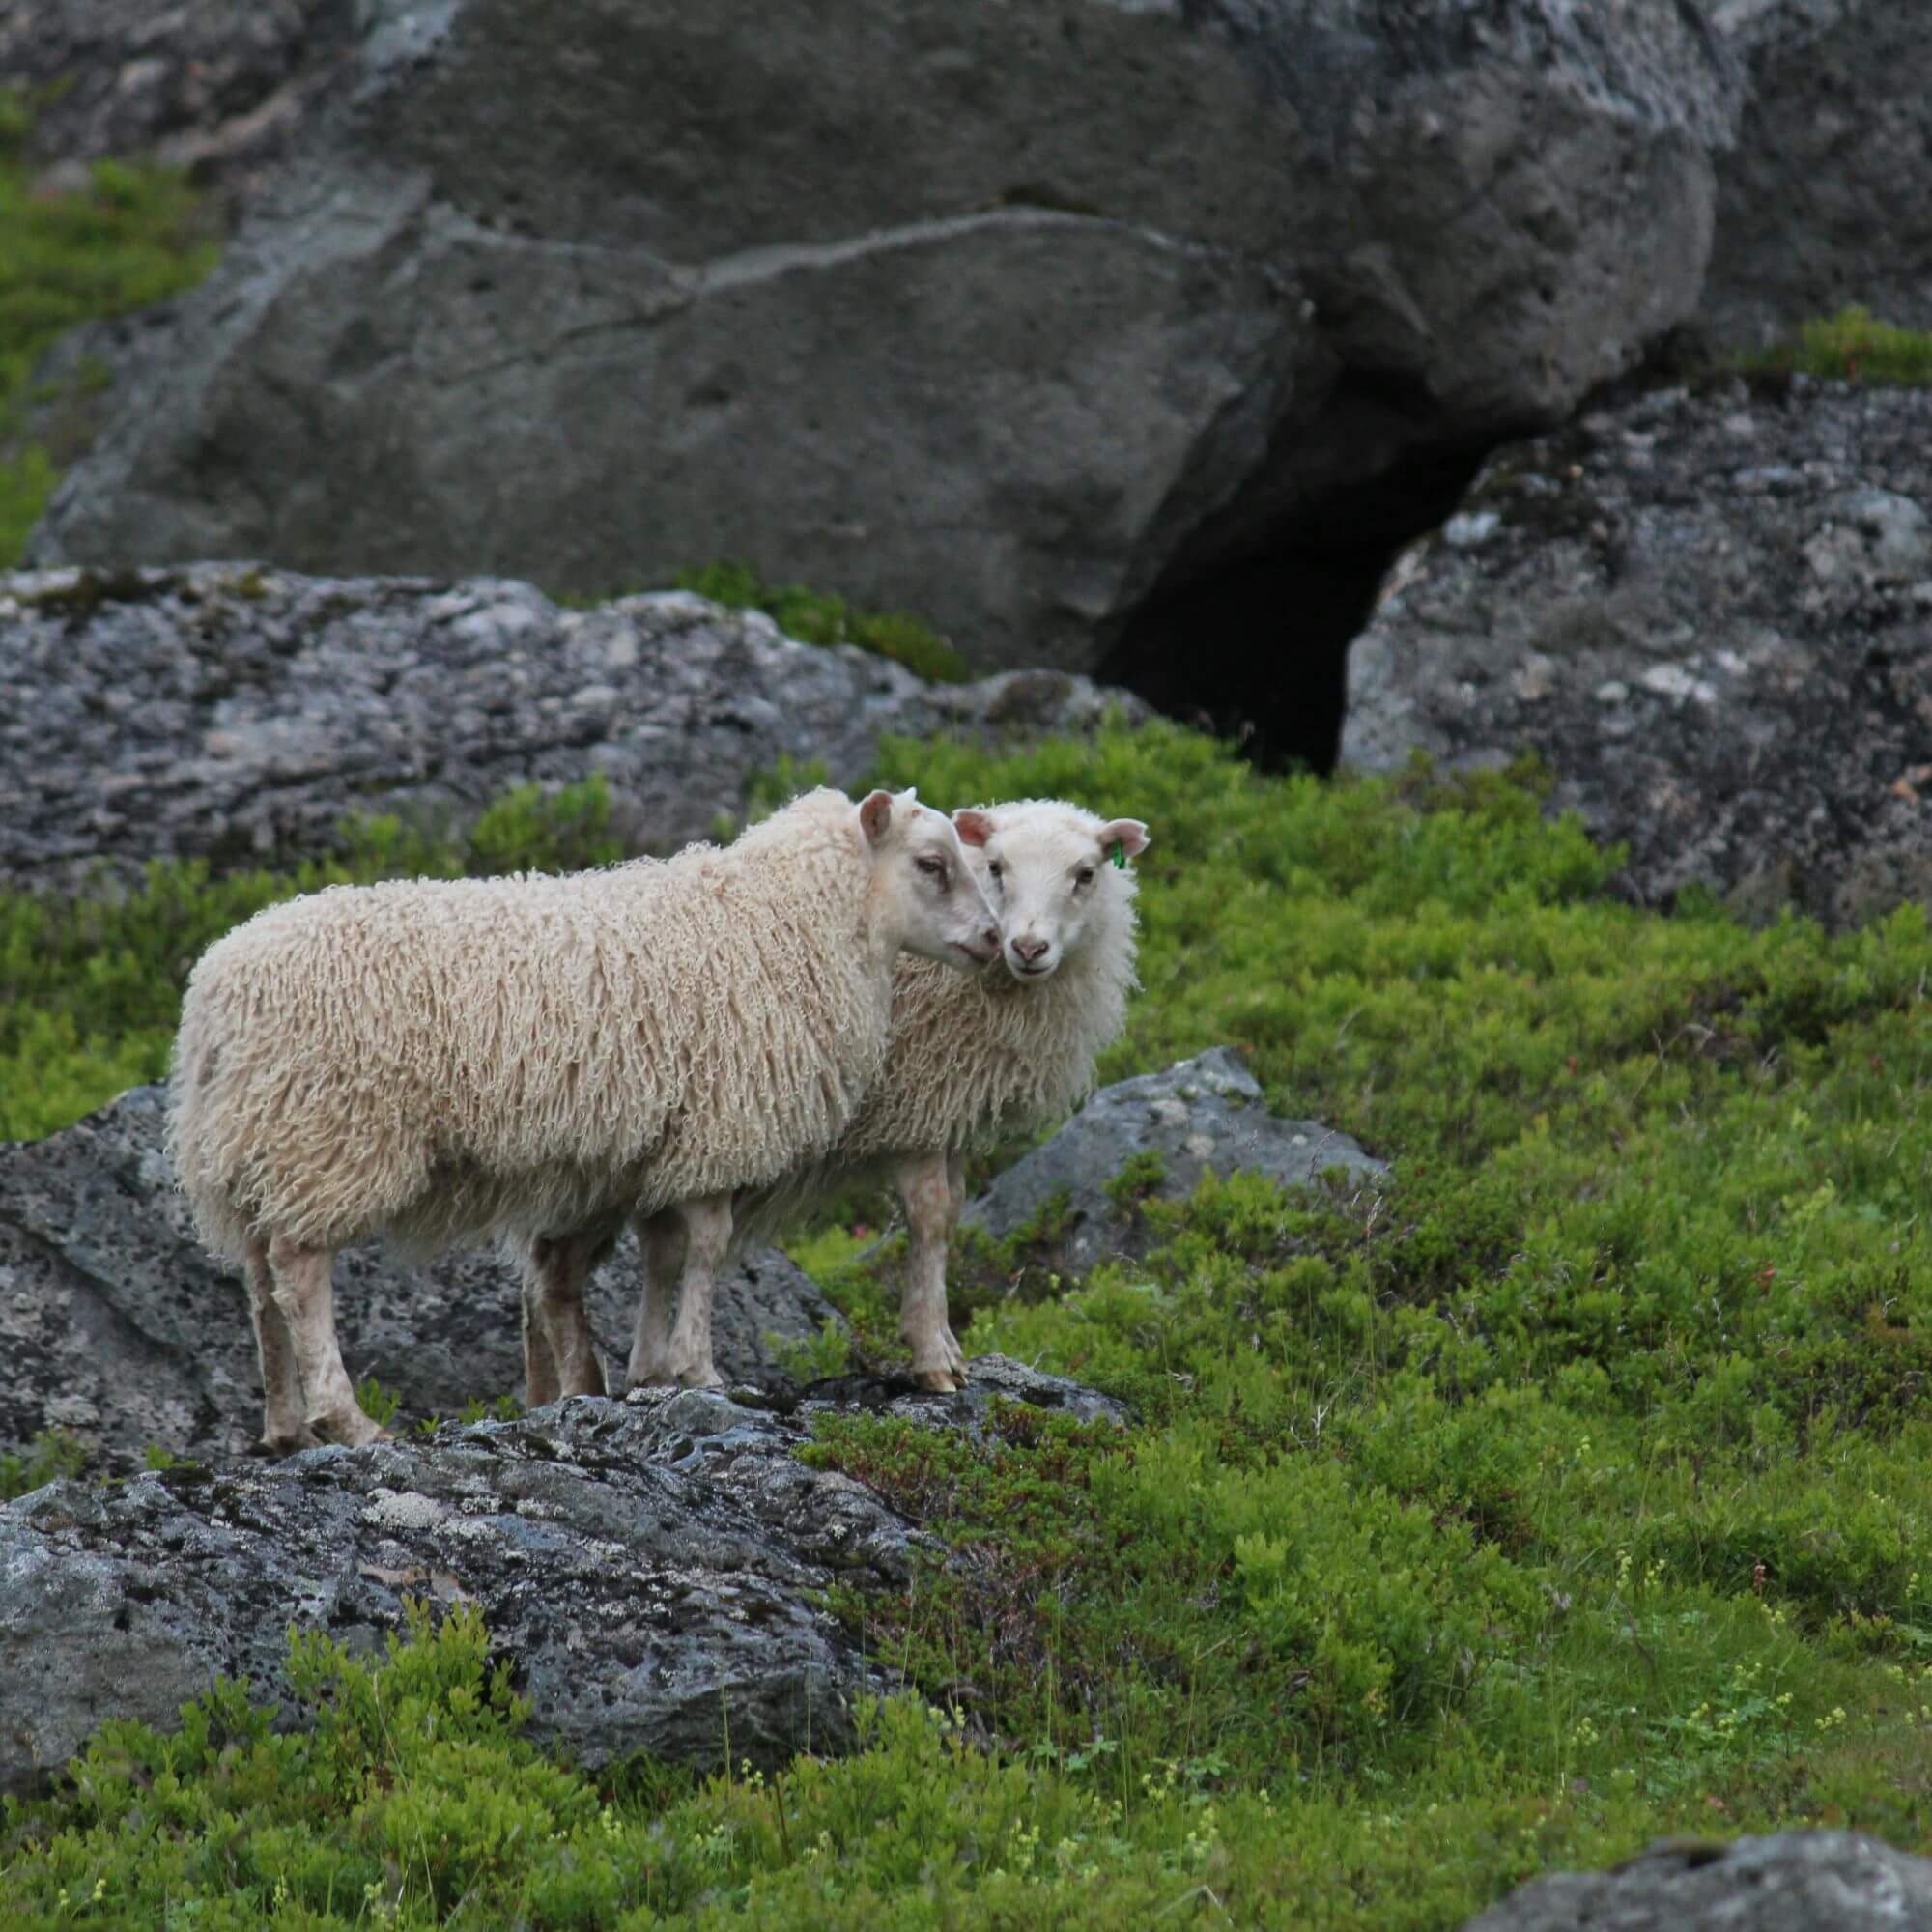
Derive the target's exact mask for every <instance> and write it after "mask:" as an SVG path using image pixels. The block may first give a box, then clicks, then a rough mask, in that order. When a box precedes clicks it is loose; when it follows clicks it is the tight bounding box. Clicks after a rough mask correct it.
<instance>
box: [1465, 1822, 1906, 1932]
mask: <svg viewBox="0 0 1932 1932" xmlns="http://www.w3.org/2000/svg"><path fill="white" fill-rule="evenodd" d="M1921 1925H1932V1859H1921V1858H1915V1857H1913V1856H1912V1854H1911V1853H1909V1852H1900V1851H1894V1850H1893V1849H1892V1848H1891V1846H1889V1845H1887V1844H1883V1843H1881V1842H1880V1841H1879V1840H1878V1839H1877V1838H1872V1837H1867V1836H1866V1835H1865V1834H1864V1833H1862V1832H1780V1833H1777V1834H1776V1835H1775V1836H1773V1837H1765V1838H1737V1839H1733V1840H1732V1841H1730V1842H1729V1843H1722V1842H1719V1841H1717V1840H1708V1841H1707V1840H1702V1839H1691V1840H1688V1841H1687V1840H1683V1839H1666V1840H1664V1841H1663V1842H1662V1843H1661V1844H1657V1845H1653V1846H1652V1847H1651V1848H1650V1849H1649V1850H1648V1851H1645V1852H1640V1853H1639V1854H1638V1855H1637V1856H1636V1857H1635V1858H1634V1859H1630V1860H1627V1861H1625V1862H1624V1863H1623V1864H1620V1865H1618V1866H1616V1867H1615V1868H1614V1869H1613V1870H1611V1871H1606V1872H1556V1873H1552V1874H1551V1875H1550V1876H1549V1877H1548V1878H1539V1879H1532V1880H1531V1881H1530V1883H1529V1884H1528V1885H1526V1886H1524V1887H1523V1888H1522V1889H1520V1891H1517V1892H1514V1893H1512V1894H1511V1895H1510V1896H1509V1897H1508V1898H1506V1899H1504V1900H1503V1901H1502V1903H1501V1904H1500V1905H1492V1907H1491V1908H1490V1909H1489V1911H1487V1912H1485V1913H1482V1914H1481V1915H1479V1916H1478V1917H1477V1918H1472V1919H1470V1920H1469V1922H1468V1924H1467V1925H1466V1926H1465V1927H1464V1928H1463V1932H1732V1928H1734V1927H1742V1926H1748V1927H1749V1928H1750V1932H1899V1928H1902V1927H1906V1926H1921Z"/></svg>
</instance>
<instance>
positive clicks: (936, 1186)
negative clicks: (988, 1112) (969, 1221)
mask: <svg viewBox="0 0 1932 1932" xmlns="http://www.w3.org/2000/svg"><path fill="white" fill-rule="evenodd" d="M895 1179H896V1180H897V1182H898V1190H899V1198H900V1199H901V1200H902V1201H904V1203H905V1210H906V1227H907V1229H908V1231H909V1233H910V1236H911V1254H910V1255H909V1257H908V1259H907V1266H906V1285H905V1293H904V1295H903V1297H902V1298H901V1300H900V1303H899V1339H900V1340H901V1341H903V1342H905V1343H906V1344H907V1346H908V1347H910V1349H911V1350H912V1374H913V1379H914V1380H915V1381H916V1382H917V1383H918V1384H919V1385H920V1387H921V1388H923V1389H931V1390H933V1391H935V1392H937V1393H944V1392H946V1391H947V1390H950V1389H956V1388H958V1387H959V1386H960V1384H961V1383H962V1382H963V1381H964V1380H965V1379H966V1355H965V1351H964V1350H962V1349H961V1348H960V1346H959V1342H958V1338H957V1337H956V1336H955V1335H954V1334H953V1332H952V1327H951V1326H950V1325H949V1323H948V1321H947V1316H946V1244H947V1241H948V1239H949V1238H950V1236H952V1230H953V1229H954V1228H955V1227H956V1226H957V1225H958V1221H959V1210H960V1209H961V1208H963V1207H964V1206H965V1205H966V1164H965V1162H964V1160H963V1159H962V1158H961V1157H960V1156H959V1155H957V1154H952V1155H950V1156H949V1155H947V1154H943V1153H933V1154H917V1155H913V1156H910V1157H908V1158H907V1159H905V1160H903V1161H901V1162H900V1163H899V1168H898V1173H897V1175H896V1176H895Z"/></svg>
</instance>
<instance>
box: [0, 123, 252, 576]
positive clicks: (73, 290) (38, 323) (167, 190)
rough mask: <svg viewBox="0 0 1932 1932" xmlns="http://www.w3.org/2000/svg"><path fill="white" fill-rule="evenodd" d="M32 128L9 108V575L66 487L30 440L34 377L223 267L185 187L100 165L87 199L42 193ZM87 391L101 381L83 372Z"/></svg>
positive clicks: (4, 215) (1, 440)
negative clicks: (77, 345) (84, 338)
mask: <svg viewBox="0 0 1932 1932" xmlns="http://www.w3.org/2000/svg"><path fill="white" fill-rule="evenodd" d="M25 131H26V119H25V116H24V113H23V110H22V109H21V107H20V104H19V102H18V100H17V99H16V98H13V97H10V98H8V99H6V100H0V569H10V568H12V567H13V566H14V564H16V563H17V562H18V561H19V558H20V554H21V551H22V549H23V548H24V546H25V544H26V540H27V532H28V531H29V530H30V529H31V528H32V526H33V524H34V521H35V519H36V518H37V517H39V515H40V513H41V511H42V509H43V507H44V505H45V503H46V499H47V497H48V496H49V495H50V494H51V492H52V490H53V486H54V484H55V482H56V481H57V480H58V477H57V471H56V464H55V459H54V457H53V455H51V454H50V453H49V452H48V451H47V450H46V449H45V448H43V447H42V446H41V445H40V444H39V443H37V442H32V441H28V440H26V438H25V434H24V416H25V412H26V410H27V408H28V406H29V404H30V403H32V402H36V401H43V400H47V399H46V398H43V397H37V396H35V395H34V394H33V393H32V388H31V378H32V375H33V370H34V365H35V364H36V362H37V361H38V360H39V359H40V357H41V355H43V353H44V352H45V350H46V349H47V347H48V345H49V344H50V343H51V342H52V341H53V339H54V337H55V336H57V335H59V334H60V333H61V331H62V330H63V329H66V328H71V327H72V326H73V325H74V324H75V323H79V322H89V321H95V320H98V319H99V318H102V317H106V316H115V315H126V314H128V313H129V312H131V311H132V310H134V309H137V308H145V307H147V306H148V305H149V304H150V303H151V302H156V301H160V300H162V299H164V298H166V297H168V296H171V295H176V294H178V293H179V292H180V291H181V290H183V289H185V288H190V287H192V286H193V284H194V283H196V282H197V281H199V280H200V279H201V277H202V276H203V275H205V274H206V273H207V272H208V270H209V269H210V268H211V267H213V262H214V253H215V251H214V247H213V243H212V242H211V241H210V240H209V239H208V235H207V231H206V227H205V224H204V222H203V219H202V217H201V215H200V213H199V211H198V208H197V203H196V199H195V197H194V195H193V194H192V193H191V192H190V191H189V189H188V188H187V187H186V186H185V184H184V183H183V182H182V181H181V179H180V178H179V176H177V175H175V174H172V173H169V172H167V171H165V170H162V169H158V168H153V167H148V166H139V165H129V164H127V163H124V162H120V161H98V162H96V163H95V165H94V167H93V169H92V171H91V174H90V177H89V181H88V185H87V186H86V187H85V188H82V189H79V190H76V191H71V192H67V193H46V192H42V191H37V189H36V187H35V185H34V177H33V172H32V171H31V170H30V169H29V168H28V167H27V166H26V165H25V164H24V162H22V161H21V160H20V158H19V150H20V143H21V141H22V140H23V138H24V135H25ZM79 380H80V381H81V382H82V383H83V384H86V383H88V382H91V381H96V380H98V372H95V373H90V372H87V371H83V372H82V374H81V376H80V378H79Z"/></svg>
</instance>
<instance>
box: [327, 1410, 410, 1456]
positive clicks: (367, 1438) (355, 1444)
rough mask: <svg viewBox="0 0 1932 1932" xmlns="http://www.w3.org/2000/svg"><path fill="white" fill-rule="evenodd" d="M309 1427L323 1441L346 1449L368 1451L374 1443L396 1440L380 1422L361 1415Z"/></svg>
mask: <svg viewBox="0 0 1932 1932" xmlns="http://www.w3.org/2000/svg"><path fill="white" fill-rule="evenodd" d="M309 1426H310V1428H311V1429H314V1430H315V1432H316V1434H317V1435H318V1436H319V1437H320V1439H321V1440H323V1441H325V1442H338V1443H340V1444H341V1445H342V1447H343V1448H345V1449H366V1448H367V1447H368V1446H369V1444H370V1443H372V1442H393V1441H394V1440H395V1439H396V1438H395V1437H394V1436H393V1435H390V1434H389V1432H388V1431H387V1430H386V1429H384V1427H383V1425H382V1424H381V1423H380V1422H377V1421H374V1420H372V1419H371V1418H370V1417H369V1416H366V1415H360V1414H358V1415H355V1416H353V1417H350V1418H348V1419H346V1420H343V1421H340V1422H327V1423H323V1424H320V1425H317V1424H315V1423H311V1424H310V1425H309Z"/></svg>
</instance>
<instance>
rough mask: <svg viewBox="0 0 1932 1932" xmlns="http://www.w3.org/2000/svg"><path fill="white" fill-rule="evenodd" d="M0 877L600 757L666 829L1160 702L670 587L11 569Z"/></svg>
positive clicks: (164, 850)
mask: <svg viewBox="0 0 1932 1932" xmlns="http://www.w3.org/2000/svg"><path fill="white" fill-rule="evenodd" d="M0 689H4V690H6V691H7V692H8V693H10V694H11V701H10V703H9V705H8V707H7V708H6V710H5V712H4V713H0V884H8V883H13V884H35V885H46V886H62V885H69V884H71V883H73V882H74V881H75V880H76V879H77V878H79V877H80V876H82V875H84V873H85V871H86V869H87V867H89V866H90V865H92V864H93V863H95V862H97V861H100V860H107V861H110V862H116V863H118V864H119V865H121V866H122V867H125V868H128V869H131V868H133V867H138V866H141V865H145V864H146V863H147V862H148V861H149V860H151V859H157V858H184V859H185V858H203V859H207V860H209V861H210V862H211V863H212V864H213V865H214V866H215V867H216V868H217V869H220V868H222V867H233V866H239V865H259V864H262V863H264V862H267V861H271V860H272V861H274V862H276V863H286V862H287V861H289V860H291V859H295V858H299V857H303V856H312V855H316V854H321V853H324V852H327V851H329V850H332V849H336V848H338V847H339V845H340V842H341V828H342V822H343V819H344V818H345V817H346V816H347V815H348V814H350V813H352V812H356V813H370V812H383V811H402V812H404V813H405V814H407V815H408V816H410V817H411V818H412V819H413V820H414V821H416V822H418V823H426V824H430V825H438V824H444V823H462V822H465V821H467V820H469V819H470V818H473V817H474V816H475V815H476V812H477V811H478V810H479V809H480V808H481V807H483V806H485V805H487V804H488V803H489V802H490V801H491V800H493V799H495V798H497V797H498V796H500V795H501V794H502V793H503V792H504V791H506V790H508V789H509V788H510V787H511V786H513V785H518V784H524V783H537V784H542V785H550V786H554V785H560V784H565V783H571V782H575V781H579V780H582V779H584V778H586V777H589V776H590V775H592V774H593V773H602V774H603V775H604V777H605V778H606V779H607V780H608V781H609V783H610V788H611V802H612V821H613V829H614V831H615V833H616V834H617V836H618V837H619V838H622V839H623V840H624V841H625V842H626V843H627V845H628V846H629V847H630V849H631V850H632V851H634V852H637V851H647V850H648V851H658V852H663V851H669V850H672V849H674V848H675V847H677V846H679V845H682V844H685V843H687V842H688V841H689V840H691V839H693V838H710V837H712V836H714V835H715V833H716V832H717V830H718V828H719V823H720V821H721V819H723V820H733V819H735V818H737V817H739V816H741V815H742V813H743V810H744V805H745V791H746V784H747V781H749V780H750V779H751V778H752V777H753V775H754V774H756V773H760V772H763V771H766V770H768V769H769V768H771V767H772V766H774V765H775V764H777V763H778V762H779V760H780V759H781V758H790V759H792V760H794V761H795V762H798V763H804V762H807V761H810V760H811V759H818V760H821V761H822V762H823V764H824V766H825V768H826V771H827V772H828V774H829V775H830V777H831V780H832V781H833V782H834V783H835V784H844V785H847V786H849V785H851V784H852V783H854V782H856V781H858V780H859V779H860V778H861V777H862V776H863V774H864V772H865V770H866V767H867V765H868V764H869V763H870V762H871V759H872V757H873V755H874V753H876V751H877V749H878V744H879V740H880V738H881V737H882V736H883V735H885V734H887V733H889V732H891V733H898V734H901V735H904V736H908V737H913V738H925V737H930V736H933V735H934V734H948V735H954V734H957V735H967V736H973V737H977V738H979V739H980V740H981V741H983V742H986V743H1009V742H1014V741H1018V740H1023V739H1027V738H1037V737H1043V736H1048V735H1056V734H1061V733H1065V732H1079V731H1083V730H1091V729H1093V728H1094V726H1095V725H1098V724H1099V722H1100V721H1101V719H1102V717H1103V716H1105V715H1107V714H1108V713H1110V712H1118V713H1120V714H1122V715H1124V716H1127V717H1129V718H1142V717H1145V716H1146V715H1147V707H1146V706H1145V705H1143V704H1142V703H1141V702H1140V700H1139V699H1137V698H1135V697H1132V696H1129V695H1128V694H1126V693H1124V692H1110V691H1105V690H1103V689H1102V688H1101V687H1099V686H1096V685H1094V684H1091V683H1089V682H1088V680H1086V679H1085V678H1080V677H1072V676H1068V675H1065V674H1064V673H1061V672H1056V671H1011V672H1008V673H1005V674H1004V675H1001V676H998V677H991V678H986V679H982V680H981V681H980V682H978V683H975V684H965V685H934V684H927V683H926V682H925V681H924V680H923V679H921V678H918V677H915V676H914V675H913V674H912V673H911V672H910V671H907V670H905V669H903V668H901V667H899V666H898V665H895V664H893V663H891V662H890V661H888V660H887V659H884V658H881V657H877V656H875V655H873V654H871V653H869V652H866V651H861V650H857V649H854V648H852V647H850V646H843V645H841V646H837V647H832V648H819V647H817V646H814V645H810V644H801V643H798V642H796V641H794V640H793V639H788V638H786V637H783V636H782V635H781V633H780V631H779V629H778V627H777V626H776V625H775V624H774V623H773V622H772V620H771V619H770V618H769V617H767V616H765V615H763V614H762V613H761V612H758V611H728V610H725V609H724V608H723V607H721V606H719V605H716V604H712V603H709V602H707V601H706V600H704V599H703V598H699V597H692V596H688V595H685V594H684V593H682V592H677V591H668V592H664V593H662V594H658V595H652V596H640V597H627V598H623V599H621V600H619V601H617V602H615V603H611V604H607V605H603V606H600V607H599V608H598V609H596V610H591V611H563V610H559V609H558V608H557V607H556V606H555V605H554V604H552V603H551V602H550V600H549V599H548V598H547V597H545V596H544V595H543V594H542V593H541V592H540V591H538V590H535V589H532V588H531V586H530V585H528V584H527V583H516V582H505V581H502V580H497V579H485V580H470V581H469V582H432V581H429V580H427V579H394V578H356V579H327V578H311V577H298V576H295V575H293V574H291V573H289V572H286V571H276V570H265V569H261V568H258V567H255V566H253V565H245V564H196V565H192V566H189V567H185V568H183V569H179V570H174V569H165V570H144V571H108V572H93V571H88V572H82V571H76V570H55V571H44V572H19V573H14V574H4V573H0ZM935 802H936V803H939V802H943V803H945V804H948V805H954V804H960V805H963V804H967V803H970V801H968V800H964V799H959V800H947V801H935Z"/></svg>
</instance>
